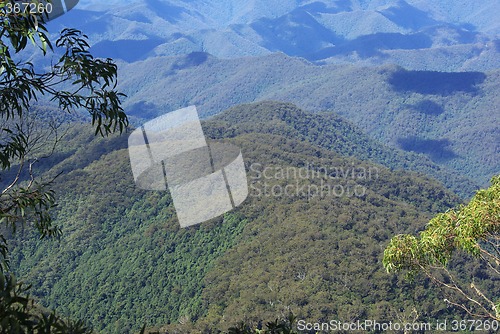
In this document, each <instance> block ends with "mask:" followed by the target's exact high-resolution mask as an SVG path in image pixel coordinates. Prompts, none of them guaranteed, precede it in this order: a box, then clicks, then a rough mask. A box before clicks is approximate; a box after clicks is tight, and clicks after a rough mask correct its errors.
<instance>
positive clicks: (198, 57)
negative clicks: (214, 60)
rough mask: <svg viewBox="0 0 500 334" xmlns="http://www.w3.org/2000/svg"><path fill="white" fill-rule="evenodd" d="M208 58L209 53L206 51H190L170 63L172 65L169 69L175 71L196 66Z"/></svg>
mask: <svg viewBox="0 0 500 334" xmlns="http://www.w3.org/2000/svg"><path fill="white" fill-rule="evenodd" d="M208 58H209V54H208V53H206V52H191V53H190V54H188V55H186V56H184V57H182V58H181V59H179V60H178V61H176V62H175V63H174V64H172V66H170V70H171V71H177V70H183V69H186V68H190V67H196V66H199V65H201V64H203V63H204V62H206V61H207V60H208Z"/></svg>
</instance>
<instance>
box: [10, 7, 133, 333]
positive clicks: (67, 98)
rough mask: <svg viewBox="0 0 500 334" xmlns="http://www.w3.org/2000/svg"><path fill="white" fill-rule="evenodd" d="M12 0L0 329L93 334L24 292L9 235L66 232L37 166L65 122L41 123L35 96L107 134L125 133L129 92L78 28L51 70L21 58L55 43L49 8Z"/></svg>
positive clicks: (60, 43)
mask: <svg viewBox="0 0 500 334" xmlns="http://www.w3.org/2000/svg"><path fill="white" fill-rule="evenodd" d="M33 3H34V4H38V1H33ZM15 4H16V2H15V1H12V0H9V1H2V2H0V122H1V127H0V129H1V130H0V169H1V171H2V175H1V180H0V184H1V193H0V223H5V224H6V226H7V229H2V231H1V233H2V234H0V255H1V256H0V263H1V265H0V269H1V270H0V289H1V293H0V331H1V332H2V333H12V334H17V333H39V334H41V333H61V334H62V333H82V334H83V333H91V332H92V331H91V330H90V329H88V328H87V327H86V325H85V324H84V323H83V322H82V321H76V322H74V321H71V320H64V319H62V318H61V317H59V316H58V315H56V314H55V313H54V312H52V313H50V312H46V311H45V310H42V309H41V308H40V307H39V306H37V305H35V303H34V301H33V299H31V298H30V297H29V295H27V290H28V288H26V287H24V286H23V285H22V283H17V280H16V278H15V275H14V274H12V273H11V272H10V261H9V258H8V255H9V248H8V244H7V238H5V237H4V235H7V234H10V233H12V232H14V233H15V232H16V230H17V229H19V228H21V227H22V228H24V227H25V226H26V225H34V227H35V229H36V230H37V234H38V236H39V237H40V238H45V237H60V236H61V231H60V228H59V227H58V226H57V225H55V224H54V223H53V216H52V213H53V209H54V208H55V206H56V201H55V193H54V190H53V189H52V186H53V183H52V181H53V179H52V180H49V181H46V180H43V179H40V178H38V177H37V175H36V173H35V172H34V166H35V165H36V163H37V162H38V160H39V159H43V158H44V157H45V154H46V153H47V150H48V151H49V154H48V155H49V156H50V155H51V154H52V153H53V150H54V146H55V144H57V142H59V140H60V138H61V137H60V134H59V133H58V129H60V125H61V124H58V125H56V124H53V123H45V124H44V123H43V122H39V121H40V120H39V119H37V117H36V113H37V112H36V111H35V112H34V109H35V108H34V105H35V104H36V103H37V101H38V100H39V99H41V98H45V99H49V100H51V101H52V103H54V102H55V103H56V104H57V105H58V107H59V109H60V111H62V112H73V113H75V112H78V111H80V110H82V109H83V110H85V111H87V112H88V113H89V114H90V116H91V118H92V125H93V126H94V128H95V134H98V133H100V134H101V135H103V136H105V135H109V134H111V133H112V132H114V131H120V132H122V131H123V130H125V127H126V126H127V125H128V119H127V116H126V115H125V113H124V112H123V109H122V107H121V101H120V99H121V98H122V97H124V94H122V93H119V92H117V91H116V90H115V87H116V79H117V67H116V65H115V64H114V63H113V62H112V61H111V59H107V60H104V61H103V60H100V59H95V58H94V57H93V56H92V55H91V54H90V53H89V51H88V48H89V44H88V43H87V41H86V36H85V35H83V34H82V33H81V32H80V31H78V30H75V29H64V30H63V31H62V32H61V34H60V37H59V39H57V41H56V47H57V48H58V51H61V52H62V56H60V58H59V60H58V61H57V62H55V63H53V64H51V65H50V66H49V67H48V69H47V68H45V69H43V71H42V72H40V70H39V69H36V68H35V66H34V64H32V63H31V62H29V61H25V60H22V56H21V54H20V53H21V51H23V50H24V49H25V48H26V47H27V46H28V42H29V41H30V42H31V43H32V44H33V45H34V46H36V47H38V48H39V49H40V50H41V52H42V54H43V56H48V52H49V51H54V48H53V46H52V44H51V42H50V40H49V38H48V31H47V29H46V27H45V18H46V14H45V13H32V12H31V11H29V10H25V11H21V12H19V13H17V12H15V11H14V12H13V11H10V10H9V8H11V6H14V5H15ZM17 5H19V4H17ZM49 118H50V117H49ZM55 118H56V117H53V118H52V119H55ZM67 122H68V119H66V121H63V122H62V123H63V124H64V123H67ZM52 141H53V143H52ZM50 147H52V149H51V148H50ZM12 170H15V171H14V172H13V173H12ZM9 237H11V235H9Z"/></svg>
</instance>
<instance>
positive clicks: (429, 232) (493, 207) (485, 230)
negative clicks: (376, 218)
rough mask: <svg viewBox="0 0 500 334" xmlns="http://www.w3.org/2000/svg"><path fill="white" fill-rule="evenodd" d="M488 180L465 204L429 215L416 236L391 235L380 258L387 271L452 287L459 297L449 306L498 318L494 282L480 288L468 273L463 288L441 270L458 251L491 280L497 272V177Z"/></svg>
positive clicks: (499, 220)
mask: <svg viewBox="0 0 500 334" xmlns="http://www.w3.org/2000/svg"><path fill="white" fill-rule="evenodd" d="M491 183H492V185H491V187H490V188H488V189H484V190H480V191H478V192H477V193H476V195H475V196H474V197H473V198H472V200H471V201H470V202H469V203H468V204H467V205H462V206H460V207H458V208H456V209H453V210H449V211H447V212H445V213H441V214H438V215H437V216H435V217H434V218H433V219H431V220H430V222H429V223H428V225H427V227H426V229H425V230H424V231H422V232H421V233H420V236H419V237H418V238H417V237H415V236H412V235H398V236H396V237H394V238H392V239H391V242H390V243H389V245H388V246H387V248H386V250H385V252H384V262H383V263H384V266H385V268H386V269H387V271H389V272H392V271H396V272H397V271H405V270H406V271H409V273H410V274H412V275H415V274H416V273H419V272H422V273H424V274H426V275H427V276H429V277H430V278H432V279H433V280H434V281H435V282H437V283H438V284H440V285H442V286H444V287H446V288H448V289H450V290H451V291H452V292H455V294H456V295H457V296H458V298H459V299H460V301H459V302H456V301H449V302H450V303H452V304H453V305H456V306H459V307H462V308H464V309H465V310H466V311H467V312H468V313H470V314H473V315H476V316H477V315H479V316H483V317H490V318H493V319H496V320H498V319H499V318H500V310H499V309H498V307H497V304H498V301H495V300H493V299H492V298H496V296H497V294H496V293H497V291H498V287H495V290H493V289H492V287H491V286H489V287H488V289H486V290H485V289H484V287H483V288H482V287H481V284H478V283H476V279H475V277H474V276H473V277H472V282H471V283H470V287H467V285H466V286H465V287H463V282H461V281H457V279H454V278H453V275H452V274H451V273H450V271H448V269H446V267H447V266H448V264H449V263H450V261H451V260H452V257H453V255H455V254H456V253H460V252H464V253H466V254H468V255H470V256H471V257H472V258H475V259H477V260H479V261H481V262H482V263H483V266H484V267H485V268H486V269H488V272H489V277H491V279H492V280H495V277H497V276H498V275H499V274H500V270H499V268H498V267H499V265H500V257H499V252H500V245H499V243H498V240H499V239H500V236H499V232H500V176H496V177H494V178H493V179H492V180H491ZM438 269H439V270H441V271H443V272H444V273H445V275H446V276H445V277H447V278H448V279H447V280H442V279H441V278H440V276H439V274H436V273H435V271H436V270H438ZM477 276H480V277H478V279H481V278H482V279H484V277H481V276H485V274H484V273H483V274H481V275H477ZM489 277H488V276H486V278H489ZM488 295H489V296H490V297H488ZM455 298H457V297H455ZM461 300H465V303H463V302H462V301H461Z"/></svg>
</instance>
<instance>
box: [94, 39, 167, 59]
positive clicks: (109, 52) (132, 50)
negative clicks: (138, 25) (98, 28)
mask: <svg viewBox="0 0 500 334" xmlns="http://www.w3.org/2000/svg"><path fill="white" fill-rule="evenodd" d="M162 43H163V41H162V40H161V39H153V38H151V39H145V40H130V39H122V40H118V41H109V40H106V41H102V42H99V43H97V44H95V45H93V46H92V48H91V49H90V52H92V54H93V55H94V56H96V57H102V58H113V59H117V58H118V59H122V60H124V61H126V62H128V63H133V62H135V61H138V60H142V59H145V58H146V55H147V54H148V53H149V52H150V51H152V50H153V49H154V48H155V47H157V46H158V45H160V44H162Z"/></svg>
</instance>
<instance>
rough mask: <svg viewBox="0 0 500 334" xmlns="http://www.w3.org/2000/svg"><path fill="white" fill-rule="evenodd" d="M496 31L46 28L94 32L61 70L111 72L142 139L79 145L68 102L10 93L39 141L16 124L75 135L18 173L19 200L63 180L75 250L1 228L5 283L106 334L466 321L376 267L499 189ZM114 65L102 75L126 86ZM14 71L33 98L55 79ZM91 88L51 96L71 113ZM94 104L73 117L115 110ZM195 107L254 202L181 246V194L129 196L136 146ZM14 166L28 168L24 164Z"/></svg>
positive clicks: (106, 22) (349, 10)
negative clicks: (236, 157) (70, 96)
mask: <svg viewBox="0 0 500 334" xmlns="http://www.w3.org/2000/svg"><path fill="white" fill-rule="evenodd" d="M499 11H500V3H499V2H498V1H497V0H484V1H480V2H474V1H468V0H455V1H453V0H442V1H430V0H374V1H370V0H335V1H326V0H269V1H260V0H250V1H243V0H234V1H233V0H222V1H211V0H133V1H124V0H111V1H107V2H102V1H97V0H82V1H80V2H79V4H78V6H77V7H76V8H75V9H73V10H71V11H70V12H69V13H67V14H65V15H63V16H61V17H59V18H57V19H55V20H53V21H51V22H49V23H48V29H49V34H50V35H51V37H54V36H55V35H52V34H55V33H57V31H59V30H60V29H62V28H65V27H71V28H78V29H81V30H82V31H83V32H84V33H85V34H87V35H88V36H89V40H90V44H91V47H90V51H91V53H92V55H93V56H90V54H87V53H86V52H82V46H85V43H84V42H81V43H80V44H78V45H76V48H73V49H71V50H70V51H68V52H69V53H68V54H71V55H72V56H75V57H77V58H78V57H79V56H80V55H82V57H80V58H78V60H77V61H76V62H75V61H72V60H71V61H68V62H67V63H65V65H64V66H62V67H59V68H58V69H61V72H60V73H61V74H64V73H72V72H71V71H74V72H75V73H76V74H81V73H86V74H88V75H91V76H93V75H98V74H97V73H98V72H96V68H91V69H90V70H89V68H88V67H85V66H82V67H79V65H85V64H87V65H88V64H89V61H90V60H95V59H97V58H99V57H102V58H108V57H109V58H114V59H115V60H116V61H117V67H116V69H118V84H117V86H116V89H117V91H119V92H120V93H121V92H123V93H125V94H126V95H121V94H117V95H113V94H112V95H111V97H113V96H114V97H119V98H120V99H122V100H123V101H122V102H123V104H121V106H123V108H124V109H125V111H126V113H127V115H128V117H129V120H130V123H131V127H130V128H128V129H127V131H126V132H127V133H125V134H123V135H121V136H119V135H112V136H109V137H105V138H101V137H96V136H95V135H96V132H95V125H96V123H97V124H98V125H100V124H101V123H100V121H102V120H101V119H97V118H96V116H95V115H94V123H93V125H94V127H92V126H88V125H84V123H83V122H82V120H85V123H89V122H88V121H89V119H88V115H87V116H82V115H81V114H80V113H79V112H80V111H84V110H81V109H82V108H77V109H79V110H75V112H74V113H73V114H72V115H71V116H68V115H66V114H63V115H61V113H60V112H61V111H60V110H59V109H60V107H62V106H64V105H65V102H64V101H65V100H64V99H63V100H62V102H61V101H60V102H61V103H59V108H57V107H56V106H55V105H50V102H49V101H47V100H48V99H50V96H51V94H48V95H46V97H47V100H44V98H43V97H42V96H40V98H39V99H37V101H36V103H32V102H34V101H32V100H30V98H31V97H32V95H30V92H28V91H23V89H24V88H23V89H17V87H10V86H9V82H7V86H9V87H7V86H6V87H7V88H6V89H7V90H9V91H12V92H14V93H15V92H19V93H20V94H21V95H20V96H21V97H22V96H23V95H22V94H26V95H27V96H28V97H27V100H26V101H28V102H29V103H28V102H26V104H27V105H26V109H29V110H27V111H26V113H24V111H23V112H21V111H22V110H21V109H19V110H20V111H19V115H20V116H23V117H28V116H29V115H31V114H32V113H33V114H36V116H37V117H40V118H39V119H37V120H36V122H38V123H36V122H35V123H36V124H35V123H33V124H35V125H36V126H39V127H40V128H36V126H35V125H34V126H35V127H34V128H33V129H32V128H30V127H31V125H32V124H31V123H30V122H31V120H29V121H27V123H23V125H24V126H27V127H28V128H29V129H30V130H29V131H28V130H27V131H28V132H30V134H31V135H38V131H40V133H42V135H41V137H40V136H39V137H37V138H38V140H47V141H49V140H50V139H52V138H53V137H54V136H56V137H57V135H54V134H52V135H49V136H48V137H46V138H44V137H43V133H44V130H47V128H46V127H44V126H46V125H50V126H51V125H54V124H56V123H65V122H67V123H70V125H71V126H70V127H69V128H68V129H66V128H61V129H58V130H57V131H59V130H60V131H61V132H58V134H60V133H63V132H65V135H64V139H63V140H62V141H61V142H60V143H59V145H58V146H57V149H56V150H55V151H54V153H53V154H51V155H50V156H49V157H47V158H43V159H40V160H39V161H36V162H34V164H33V169H31V168H30V167H31V165H30V166H26V171H25V172H24V173H21V174H20V175H19V176H20V182H19V184H23V182H24V181H27V180H29V179H30V178H31V176H32V175H33V176H34V177H35V178H34V180H35V179H36V180H37V181H38V180H41V181H46V180H51V179H52V178H54V177H55V179H54V181H53V183H51V184H50V188H53V190H54V193H55V194H56V196H57V203H58V206H57V207H55V208H54V209H53V214H54V218H55V221H56V223H57V224H58V225H59V226H61V227H62V233H63V234H62V237H61V240H40V239H39V236H40V235H39V234H37V232H36V231H34V230H33V229H31V227H32V226H30V225H29V224H26V225H23V226H20V227H19V228H18V230H17V231H16V233H15V234H13V233H11V231H10V230H9V229H7V228H5V227H2V231H1V232H2V233H1V234H2V235H4V236H6V237H7V239H8V246H9V251H10V254H9V260H10V265H11V269H12V271H13V272H14V273H15V274H16V276H19V277H21V278H22V280H24V281H26V282H27V283H28V284H32V289H31V290H30V294H31V296H33V297H34V299H35V301H36V303H39V304H40V305H42V306H43V307H47V308H49V309H51V308H54V309H56V310H57V312H58V313H60V314H63V315H65V316H68V317H70V318H71V319H83V320H84V321H86V322H87V323H88V324H90V325H92V326H93V327H94V329H95V330H96V332H97V333H111V334H115V333H116V334H118V333H120V334H122V333H137V332H139V330H140V329H141V328H142V326H143V325H144V324H146V325H147V327H148V328H149V329H151V330H160V329H161V330H162V331H163V332H165V331H167V332H168V333H189V334H192V333H200V332H201V333H211V331H212V330H213V331H212V332H214V331H215V329H221V330H227V329H228V328H229V327H230V326H232V325H235V324H236V323H237V322H239V321H245V322H247V323H249V324H252V325H253V326H261V325H262V324H265V322H266V321H271V320H275V319H276V318H277V317H279V316H284V315H287V314H288V313H289V312H293V314H295V315H296V316H297V317H298V318H299V319H308V320H312V321H319V322H321V321H330V320H332V319H338V320H340V321H356V320H361V321H362V320H366V319H374V320H376V321H378V322H390V321H396V320H397V321H399V322H402V323H404V322H415V321H418V322H426V321H429V322H435V321H436V320H438V319H439V320H444V319H448V320H451V319H465V318H466V317H467V315H466V314H465V313H463V312H462V311H461V310H460V309H457V308H453V307H451V304H450V303H446V302H445V300H446V298H447V297H449V296H447V295H446V294H445V292H443V291H441V290H439V289H437V288H436V287H435V286H434V285H433V284H432V283H431V282H430V281H429V280H425V279H422V278H416V279H415V280H413V281H408V280H404V277H402V276H396V275H393V274H388V273H387V272H386V271H385V270H384V267H383V265H382V256H383V251H384V249H385V248H386V246H387V245H388V242H389V240H390V239H391V238H392V237H393V236H395V235H398V234H401V233H404V234H411V235H415V234H416V233H417V232H419V231H421V230H422V229H424V227H425V225H426V223H427V222H428V221H429V219H430V218H431V217H433V216H434V215H435V214H437V213H438V212H445V211H447V210H448V209H449V208H452V207H455V206H456V205H458V204H460V203H464V202H466V201H467V200H468V199H469V198H470V197H471V195H472V194H473V192H474V190H476V189H478V188H479V187H485V186H487V185H488V181H489V180H490V178H491V176H493V175H494V174H498V173H499V170H500V169H499V168H500V165H499V161H500V146H499V143H500V118H499V117H500V114H499V109H498V106H500V96H499V94H498V87H499V86H500V57H499V55H500V38H499V34H500V25H499V21H498V18H497V13H498V12H499ZM3 22H5V23H4V24H6V22H8V20H7V19H6V20H5V21H3ZM36 24H38V23H36ZM33 29H34V31H37V30H38V26H36V27H34V28H33ZM69 34H74V35H78V33H77V32H74V31H70V32H69ZM28 37H29V36H28ZM4 38H5V36H4ZM51 40H55V37H54V38H51ZM27 41H28V38H26V39H25V40H20V41H16V40H12V38H11V42H12V43H13V44H15V43H18V42H19V43H18V44H21V45H23V44H24V43H25V42H27ZM28 44H29V43H28ZM73 46H75V45H73ZM17 49H19V47H14V49H13V50H17ZM20 49H24V47H21V48H20ZM84 49H85V48H84ZM6 50H7V49H6ZM61 50H62V48H60V47H56V50H55V54H48V55H47V56H45V55H43V54H42V52H40V50H37V51H36V52H33V48H32V49H30V48H29V47H27V48H26V50H23V51H22V52H20V53H15V54H14V52H13V55H12V57H13V61H12V62H11V63H12V64H15V63H16V62H17V61H29V63H27V64H26V67H27V68H29V69H30V70H31V69H34V70H36V71H40V73H44V72H45V70H46V68H48V67H50V66H48V65H49V64H55V63H57V59H59V58H58V57H59V56H60V55H59V53H60V51H61ZM5 52H6V51H3V53H5ZM0 53H2V52H0ZM94 56H95V57H97V58H94ZM80 61H82V64H80V63H79V62H80ZM97 62H100V60H98V61H97ZM31 64H33V67H32V65H31ZM67 65H68V67H65V66H67ZM109 65H110V66H111V68H110V70H109V71H104V72H99V73H101V75H103V74H104V75H105V74H106V73H110V72H113V73H114V69H115V67H114V66H113V65H112V64H111V63H109ZM9 66H10V64H9ZM72 66H74V67H72ZM7 68H8V67H7ZM66 69H68V71H66ZM81 69H83V70H81ZM0 72H1V71H0ZM17 73H20V81H19V82H21V83H22V82H23V79H24V76H30V75H32V77H33V78H35V79H38V78H42V79H43V78H47V77H49V78H50V77H51V76H50V74H49V75H45V76H44V75H41V76H38V75H37V74H30V72H29V71H27V72H26V71H25V72H23V71H18V72H16V71H13V72H12V74H13V75H14V74H15V75H17ZM0 74H1V73H0ZM9 74H10V72H9ZM54 78H56V79H57V75H55V76H54ZM83 78H84V79H83V80H76V81H73V80H70V81H69V82H64V83H62V84H57V83H54V84H53V85H52V84H51V85H50V87H53V88H54V89H55V91H54V92H55V93H56V94H57V93H59V92H61V93H62V95H61V96H64V95H65V94H66V93H65V91H66V88H67V86H72V85H73V86H74V85H75V84H78V83H79V82H80V83H82V82H87V81H86V80H87V79H85V76H84V77H83ZM103 80H104V82H106V85H104V86H108V85H109V88H111V87H115V86H114V85H113V83H114V81H113V80H111V81H110V82H108V80H109V77H104V78H103ZM97 81H99V80H97ZM30 84H31V85H32V86H33V85H34V86H35V88H36V86H37V83H36V80H35V81H34V83H33V82H32V83H30ZM35 90H36V89H35ZM85 90H88V87H87V88H82V89H81V90H79V91H81V92H83V91H85ZM70 91H71V90H70ZM40 92H42V91H40ZM104 95H105V94H104ZM2 97H3V95H2ZM108 97H109V96H108ZM18 99H19V100H20V101H25V100H23V99H22V98H20V97H19V95H14V98H13V99H11V100H5V101H7V104H8V103H12V102H15V101H17V100H18ZM54 101H57V99H56V100H53V102H54ZM66 101H68V100H66ZM80 101H85V100H80ZM93 101H99V100H93ZM113 101H114V102H115V103H118V100H116V99H114V100H113ZM87 102H88V103H87V104H85V105H80V107H84V108H83V109H86V107H88V108H90V109H92V108H96V109H99V110H102V109H106V108H107V107H109V105H108V104H107V102H103V103H97V105H96V104H94V102H92V101H90V100H89V101H87ZM28 104H29V108H28ZM118 104H120V103H118ZM113 105H114V104H113ZM189 105H195V106H196V107H197V109H198V111H199V112H200V116H201V118H202V127H203V131H204V133H205V135H206V136H207V139H208V141H209V143H210V144H214V145H215V144H217V143H223V144H232V145H234V146H236V147H239V148H241V151H242V155H243V157H244V163H245V169H246V172H247V181H248V186H249V196H248V198H247V199H246V200H245V201H244V202H243V204H242V205H240V206H238V207H237V208H235V209H234V210H232V211H230V212H228V213H226V214H224V215H223V216H220V217H218V218H214V219H212V220H210V221H207V222H204V223H202V224H199V225H195V226H191V227H189V228H180V227H179V221H178V219H177V214H176V210H175V208H174V205H173V200H172V197H171V194H170V193H169V191H165V192H159V191H145V190H141V189H139V187H138V186H136V184H135V183H134V179H133V175H132V170H131V164H130V156H129V152H128V148H127V144H128V142H127V135H128V134H129V133H130V132H131V131H133V130H134V127H136V128H139V127H140V126H141V125H143V124H144V122H146V121H149V120H152V119H154V118H156V117H158V116H160V115H164V114H165V113H167V112H171V111H173V110H176V109H179V108H183V107H186V106H189ZM114 106H115V107H116V108H115V109H114V110H113V112H112V114H115V115H117V114H120V115H121V113H116V112H117V111H121V109H120V107H119V106H118V105H114ZM87 111H88V110H87ZM54 115H55V116H57V117H55V118H54V117H52V116H54ZM44 117H46V118H44ZM59 117H60V118H59ZM7 118H8V117H7ZM61 120H64V121H62V122H60V121H61ZM96 120H97V121H96ZM24 121H25V120H24V119H23V120H22V121H21V122H24ZM49 121H50V122H51V123H50V124H49ZM5 124H7V128H6V129H4V130H2V133H3V138H7V139H8V138H9V137H10V136H11V135H12V138H11V139H12V140H13V141H14V143H16V142H15V140H17V139H19V142H22V141H23V138H24V137H23V136H22V134H14V132H15V131H18V132H22V130H21V128H19V127H17V128H15V127H14V126H11V124H8V120H7V121H6V123H5ZM124 124H125V123H120V126H122V125H124ZM50 126H49V127H50ZM109 126H110V127H111V123H110V125H109ZM9 127H11V128H12V129H17V130H15V131H14V132H12V131H10V132H9V129H8V128H9ZM57 131H56V132H57ZM143 131H144V132H143V134H144V136H145V137H146V131H145V130H144V128H143ZM148 134H149V133H148ZM51 136H52V137H51ZM144 140H145V141H146V142H147V141H148V139H147V138H145V139H144ZM25 142H26V144H29V143H27V140H25ZM35 144H36V145H38V142H36V140H35ZM2 145H3V142H2V143H0V146H2ZM148 145H149V144H148ZM3 147H5V146H3ZM51 148H52V147H48V146H47V147H43V146H40V147H37V149H40V150H41V151H43V153H44V154H41V153H40V154H41V155H45V153H47V152H49V151H50V149H51ZM4 151H5V152H7V153H8V154H11V156H7V157H8V159H7V160H8V161H7V162H10V159H11V160H12V162H13V164H15V163H18V161H17V160H16V157H18V156H19V155H17V156H16V150H14V151H13V153H12V152H10V151H9V150H7V149H5V150H4ZM35 151H36V150H35ZM30 153H31V152H30ZM30 158H31V156H30ZM20 160H22V161H23V162H24V158H21V159H20ZM31 161H34V160H30V161H26V164H27V165H29V163H28V162H31ZM14 167H15V166H14ZM4 168H5V171H3V172H2V175H0V184H2V182H3V183H5V182H8V180H11V179H16V173H17V169H16V168H10V169H9V168H8V167H4ZM163 168H164V174H165V175H166V172H165V171H166V169H165V165H163ZM30 173H33V174H32V175H31V174H30ZM226 183H227V177H226ZM3 186H4V187H3V188H7V187H8V186H7V185H5V184H3ZM228 188H230V187H229V186H228ZM50 194H52V192H50ZM28 195H29V194H28ZM28 197H29V196H28ZM14 204H16V203H14ZM21 204H22V203H21ZM4 206H7V204H5V205H4ZM18 206H19V207H20V210H23V208H22V205H18ZM13 207H15V208H17V207H16V206H15V205H14V206H11V207H8V209H9V210H10V209H11V208H13ZM5 212H7V211H5ZM2 213H4V212H2ZM23 214H24V213H23ZM0 251H1V252H4V248H2V244H1V240H0ZM2 254H3V253H2ZM5 254H6V253H5ZM0 255H1V254H0ZM1 264H2V263H0V265H1ZM456 268H458V271H459V274H460V275H459V279H464V280H465V281H471V282H474V284H477V286H481V287H482V288H484V287H486V288H487V289H489V290H491V292H492V295H499V294H500V291H497V289H498V287H496V284H493V283H492V284H489V283H488V282H489V281H491V280H492V278H491V277H490V276H489V274H488V272H487V271H484V270H483V269H484V268H482V267H480V266H478V265H477V263H476V262H475V261H473V260H472V259H470V258H468V257H456V258H453V259H452V270H455V269H456ZM0 329H2V328H1V325H0ZM308 334H309V333H308Z"/></svg>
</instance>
